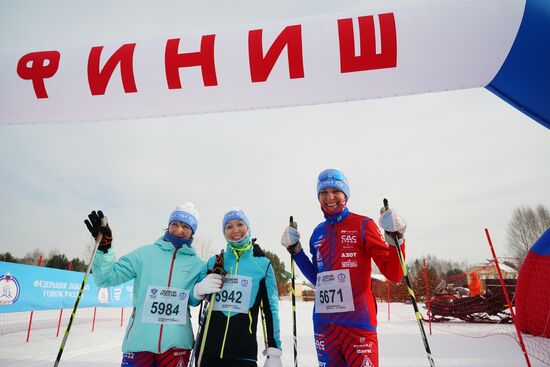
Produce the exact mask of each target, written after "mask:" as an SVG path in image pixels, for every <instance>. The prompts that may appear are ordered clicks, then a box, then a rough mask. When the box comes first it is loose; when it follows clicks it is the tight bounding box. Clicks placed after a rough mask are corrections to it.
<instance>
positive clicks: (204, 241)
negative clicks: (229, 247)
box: [193, 236, 225, 260]
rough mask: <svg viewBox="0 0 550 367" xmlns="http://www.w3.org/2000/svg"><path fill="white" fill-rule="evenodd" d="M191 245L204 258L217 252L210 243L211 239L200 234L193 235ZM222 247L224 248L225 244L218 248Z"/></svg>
mask: <svg viewBox="0 0 550 367" xmlns="http://www.w3.org/2000/svg"><path fill="white" fill-rule="evenodd" d="M193 247H194V248H195V249H196V250H197V254H198V255H199V256H200V257H202V258H203V259H205V260H207V259H209V258H210V257H212V256H214V255H215V254H216V253H217V252H219V250H218V251H217V250H216V249H215V248H214V246H213V245H212V240H211V239H210V238H205V237H201V236H197V237H195V239H194V240H193ZM222 248H225V244H224V245H223V247H220V249H222Z"/></svg>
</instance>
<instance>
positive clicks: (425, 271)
mask: <svg viewBox="0 0 550 367" xmlns="http://www.w3.org/2000/svg"><path fill="white" fill-rule="evenodd" d="M423 262H424V283H426V309H427V310H428V322H429V324H430V335H432V317H431V313H430V301H429V300H430V292H429V291H428V269H427V268H426V259H424V260H423Z"/></svg>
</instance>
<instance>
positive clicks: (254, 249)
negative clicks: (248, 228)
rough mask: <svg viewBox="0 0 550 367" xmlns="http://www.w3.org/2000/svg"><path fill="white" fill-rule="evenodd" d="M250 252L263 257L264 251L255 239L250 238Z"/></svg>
mask: <svg viewBox="0 0 550 367" xmlns="http://www.w3.org/2000/svg"><path fill="white" fill-rule="evenodd" d="M252 254H253V255H254V256H256V257H265V252H264V250H262V248H261V247H260V245H258V244H257V243H256V239H255V238H253V239H252Z"/></svg>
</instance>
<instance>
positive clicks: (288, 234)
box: [281, 226, 302, 254]
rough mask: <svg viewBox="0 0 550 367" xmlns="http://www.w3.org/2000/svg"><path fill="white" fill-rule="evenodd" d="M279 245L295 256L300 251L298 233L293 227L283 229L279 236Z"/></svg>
mask: <svg viewBox="0 0 550 367" xmlns="http://www.w3.org/2000/svg"><path fill="white" fill-rule="evenodd" d="M281 245H283V246H284V247H286V249H287V251H288V252H290V253H294V254H297V253H298V252H300V250H301V249H302V245H301V244H300V232H298V230H297V229H296V228H294V227H291V226H288V227H286V228H285V231H284V232H283V235H282V236H281Z"/></svg>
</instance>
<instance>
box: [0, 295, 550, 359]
mask: <svg viewBox="0 0 550 367" xmlns="http://www.w3.org/2000/svg"><path fill="white" fill-rule="evenodd" d="M280 306H281V314H280V317H281V338H282V342H283V349H284V350H283V364H284V365H285V366H293V350H292V314H291V311H290V310H291V303H290V300H282V301H281V305H280ZM312 307H313V303H312V302H298V304H297V309H298V310H297V323H298V325H297V330H298V365H299V366H300V367H313V366H317V363H316V354H315V346H314V343H313V328H312V322H311V311H312ZM112 312H113V313H120V310H112ZM197 312H198V310H197V309H194V310H193V316H194V317H193V321H194V322H196V319H197V318H196V314H197ZM114 317H115V319H116V316H114ZM378 320H379V327H378V333H379V343H380V366H381V367H405V366H407V367H409V366H410V367H414V366H429V364H428V361H427V358H426V353H425V349H424V345H423V344H422V339H421V337H420V332H419V329H418V324H417V322H416V320H415V318H414V313H413V310H412V306H411V305H405V304H391V320H390V321H388V316H387V304H385V303H381V304H379V314H378ZM508 326H509V325H508ZM508 326H500V327H499V328H503V327H504V328H506V327H508ZM65 327H66V325H63V327H62V330H61V332H60V336H59V337H58V338H56V337H55V329H52V328H46V329H36V330H33V331H32V334H31V338H30V341H29V343H26V342H25V340H26V335H27V334H26V331H25V332H16V333H10V334H7V335H1V336H0V366H2V367H30V366H33V367H41V366H53V362H54V360H55V358H56V356H57V352H58V350H59V345H60V343H61V340H62V335H63V332H64V330H65ZM465 327H467V328H472V332H471V333H465V329H464V328H465ZM512 327H513V326H510V328H512ZM460 328H461V331H460V334H461V335H458V334H457V333H454V332H452V326H442V325H438V326H437V327H436V328H434V329H433V335H431V336H428V340H429V344H430V347H431V349H432V353H433V355H434V358H435V363H436V366H438V367H439V366H448V367H466V366H468V367H474V366H495V367H496V366H498V367H518V366H526V362H525V359H524V357H523V355H522V352H521V349H520V347H519V345H518V343H517V342H516V341H515V340H514V339H513V338H512V337H510V336H508V335H493V336H488V337H483V338H479V337H471V336H476V335H482V334H483V330H480V328H493V326H492V325H485V324H475V325H464V324H462V325H461V326H460ZM258 329H259V333H258V340H259V341H260V344H261V343H262V336H261V327H259V328H258ZM425 329H426V332H427V333H428V325H427V324H426V325H425ZM195 330H196V328H195ZM448 330H450V331H451V332H449V331H448ZM501 330H502V329H501ZM123 334H124V327H123V328H121V327H118V326H116V322H113V320H110V321H99V322H97V323H96V325H95V331H94V332H93V333H92V332H91V328H90V324H89V323H84V324H82V323H77V324H74V325H73V328H72V330H71V333H70V335H69V339H68V341H67V345H66V346H65V350H64V352H63V357H62V359H61V363H60V366H74V367H92V366H94V367H114V366H119V365H120V359H121V352H120V345H121V341H122V338H123ZM462 335H471V336H470V337H468V336H462ZM259 362H260V363H259V365H260V366H262V365H263V357H262V356H259ZM531 365H532V366H533V367H545V366H547V365H546V364H544V363H541V362H540V361H537V360H536V359H534V358H531Z"/></svg>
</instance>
